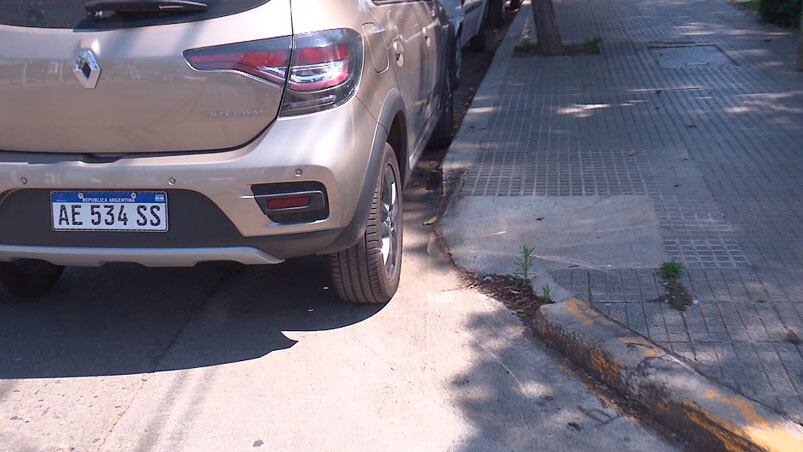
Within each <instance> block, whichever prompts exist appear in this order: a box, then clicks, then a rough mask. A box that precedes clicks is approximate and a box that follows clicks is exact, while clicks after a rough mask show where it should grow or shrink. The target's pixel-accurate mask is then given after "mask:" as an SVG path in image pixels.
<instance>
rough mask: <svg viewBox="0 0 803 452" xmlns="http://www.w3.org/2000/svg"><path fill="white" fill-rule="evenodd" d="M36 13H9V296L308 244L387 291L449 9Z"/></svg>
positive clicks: (364, 290) (243, 1) (170, 1)
mask: <svg viewBox="0 0 803 452" xmlns="http://www.w3.org/2000/svg"><path fill="white" fill-rule="evenodd" d="M37 5H38V6H37V9H36V11H35V12H36V14H32V13H31V9H30V8H29V6H30V1H29V0H6V1H5V3H4V7H3V8H2V10H0V261H2V262H0V300H14V301H22V300H25V299H29V298H31V297H35V296H38V295H41V294H43V293H44V292H45V291H47V290H48V289H50V288H51V287H53V285H54V284H55V282H56V281H57V280H58V278H59V277H60V275H61V272H62V269H63V266H64V265H79V266H85V265H87V266H96V265H102V264H105V263H108V262H135V263H140V264H143V265H147V266H191V265H194V264H196V263H199V262H204V261H235V262H240V263H243V264H275V263H280V262H282V261H283V260H285V259H289V258H293V257H297V256H305V255H314V254H319V255H327V256H329V262H330V268H331V275H332V284H333V287H334V289H335V290H336V292H337V295H338V296H339V297H340V298H342V299H343V300H345V301H349V302H354V303H382V302H387V301H388V300H390V299H391V297H392V296H393V295H394V293H395V292H396V290H397V288H398V285H399V277H400V272H401V265H402V237H403V233H402V231H403V222H402V218H403V214H402V210H403V198H402V188H403V186H404V182H405V180H407V178H408V177H409V174H410V172H411V171H412V169H413V167H414V165H415V163H416V161H417V160H418V158H419V156H420V155H421V153H422V151H423V150H424V148H425V146H426V145H427V143H428V142H430V141H433V142H439V141H441V142H442V141H444V140H448V137H449V135H450V134H451V130H452V121H453V114H452V108H453V107H452V104H453V100H452V90H451V80H450V77H449V76H448V74H449V73H451V69H450V67H449V65H450V64H451V58H450V56H449V55H448V53H447V51H446V49H448V45H447V44H448V42H449V40H450V39H452V37H451V35H450V34H449V33H450V32H449V26H448V17H447V16H446V13H445V11H444V10H443V8H442V7H441V6H440V4H439V3H437V2H435V1H415V2H379V1H377V2H375V3H372V2H364V1H361V0H305V1H294V2H292V3H291V1H290V0H270V1H268V0H206V1H187V0H134V1H132V0H123V1H120V0H96V1H89V2H86V1H85V0H61V1H57V2H39V3H38V4H37ZM86 283H87V284H93V282H92V281H86Z"/></svg>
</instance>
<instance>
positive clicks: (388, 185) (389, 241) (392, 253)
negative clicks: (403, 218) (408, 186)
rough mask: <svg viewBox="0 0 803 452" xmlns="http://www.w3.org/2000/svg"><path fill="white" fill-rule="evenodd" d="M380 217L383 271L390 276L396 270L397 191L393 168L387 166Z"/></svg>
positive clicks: (383, 179) (383, 181)
mask: <svg viewBox="0 0 803 452" xmlns="http://www.w3.org/2000/svg"><path fill="white" fill-rule="evenodd" d="M380 207H381V210H382V216H381V218H380V221H381V223H380V225H381V231H382V259H383V261H384V262H385V270H387V272H388V275H392V274H393V271H394V270H395V268H396V253H397V252H398V239H399V227H398V226H399V225H398V219H399V196H398V191H397V181H396V174H395V172H394V171H393V167H392V166H390V165H387V166H386V167H385V171H384V173H383V175H382V197H381V200H380Z"/></svg>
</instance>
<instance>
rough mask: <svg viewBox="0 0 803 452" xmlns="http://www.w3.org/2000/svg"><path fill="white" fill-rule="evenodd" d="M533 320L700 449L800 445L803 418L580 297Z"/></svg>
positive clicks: (556, 343) (573, 357)
mask: <svg viewBox="0 0 803 452" xmlns="http://www.w3.org/2000/svg"><path fill="white" fill-rule="evenodd" d="M530 323H531V325H530V326H531V327H533V328H534V329H535V331H536V332H537V333H538V334H539V335H540V336H541V337H542V338H543V339H544V340H546V341H547V342H549V343H550V344H551V345H552V346H553V347H555V348H557V349H558V350H560V351H562V352H563V353H564V354H565V355H566V356H567V357H568V358H569V359H571V360H572V361H574V362H575V363H576V364H578V365H580V366H581V367H583V368H584V369H586V370H587V371H588V372H591V373H592V375H593V376H595V377H596V378H598V379H600V380H601V381H602V382H604V383H605V384H606V385H608V386H609V387H610V388H612V389H614V390H615V391H617V392H618V393H619V394H621V395H622V396H624V397H625V398H626V399H627V400H629V401H630V402H632V403H634V404H635V405H637V406H639V407H641V408H642V409H644V410H645V413H646V414H647V415H649V416H650V417H651V418H652V419H653V420H654V421H656V422H658V423H660V424H661V425H663V426H665V427H666V428H668V429H670V430H671V431H674V432H675V433H677V434H678V435H680V436H681V437H683V438H685V439H686V440H687V441H689V442H690V443H692V444H694V445H695V446H697V447H700V448H707V449H712V450H727V451H736V450H738V451H741V450H745V451H793V450H794V451H799V450H801V447H802V445H803V427H801V426H800V425H799V424H797V423H795V422H793V421H791V420H789V419H787V418H785V417H783V416H781V415H779V414H777V413H775V412H774V411H772V410H770V409H769V408H767V407H765V406H764V405H762V404H760V403H757V402H754V401H752V400H750V399H747V398H746V397H743V396H741V395H739V394H737V393H735V392H733V391H731V390H730V389H728V388H726V387H724V386H722V385H720V384H718V383H715V382H713V381H712V380H710V379H708V378H707V377H705V376H703V375H701V374H700V373H698V372H697V371H695V370H694V369H693V368H692V367H691V366H689V365H688V364H686V363H684V362H682V361H681V360H679V359H678V358H676V357H674V356H673V355H671V354H669V353H668V352H666V351H665V350H663V349H662V348H660V347H658V346H657V345H655V344H653V343H652V342H650V341H649V340H647V339H646V338H644V337H642V336H639V335H638V334H636V333H634V332H633V331H631V330H629V329H627V328H625V327H623V326H621V325H619V324H618V323H616V322H614V321H613V320H611V319H609V318H608V317H606V316H605V315H603V314H602V313H600V312H598V311H596V310H595V309H593V308H591V307H590V306H589V305H587V304H586V303H584V302H582V301H580V300H578V299H575V298H571V299H569V300H566V301H564V302H562V303H557V304H549V305H544V306H542V307H541V308H540V309H539V310H538V312H537V313H536V314H535V315H534V316H532V317H531V319H530Z"/></svg>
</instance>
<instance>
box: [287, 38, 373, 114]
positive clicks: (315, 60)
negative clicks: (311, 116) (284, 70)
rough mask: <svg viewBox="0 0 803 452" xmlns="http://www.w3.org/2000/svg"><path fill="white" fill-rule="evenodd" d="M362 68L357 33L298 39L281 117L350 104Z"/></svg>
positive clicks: (360, 42) (359, 42) (361, 55)
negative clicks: (348, 102)
mask: <svg viewBox="0 0 803 452" xmlns="http://www.w3.org/2000/svg"><path fill="white" fill-rule="evenodd" d="M362 64H363V46H362V37H361V36H360V34H359V33H357V32H356V31H354V30H349V29H345V28H342V29H336V30H327V31H321V32H317V33H303V34H299V35H296V36H295V37H294V38H293V56H292V61H291V63H290V73H289V76H288V80H287V90H286V91H285V95H284V101H283V102H282V110H281V114H282V115H283V116H291V115H299V114H304V113H312V112H315V111H320V110H324V109H327V108H333V107H336V106H338V105H340V104H342V103H344V102H345V101H347V100H349V99H350V98H351V96H352V95H353V94H354V91H355V90H356V88H357V83H358V82H359V79H360V74H361V73H362Z"/></svg>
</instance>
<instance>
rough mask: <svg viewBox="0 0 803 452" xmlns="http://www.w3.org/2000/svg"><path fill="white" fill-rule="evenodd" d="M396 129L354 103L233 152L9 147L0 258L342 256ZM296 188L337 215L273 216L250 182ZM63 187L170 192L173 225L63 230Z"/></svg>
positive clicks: (269, 259) (0, 211) (278, 125)
mask: <svg viewBox="0 0 803 452" xmlns="http://www.w3.org/2000/svg"><path fill="white" fill-rule="evenodd" d="M385 134H386V133H385V131H384V129H383V128H382V127H381V126H378V125H377V121H376V119H375V118H374V117H373V116H371V114H370V113H369V112H368V111H367V110H366V109H365V108H364V107H363V106H362V104H361V103H360V102H359V101H357V100H356V99H352V100H351V101H350V102H348V103H346V104H344V105H343V106H341V107H338V108H336V109H333V110H330V111H325V112H321V113H316V114H312V115H308V116H303V117H295V118H288V119H279V120H277V121H276V122H274V124H272V125H271V126H270V127H269V128H268V129H267V130H266V131H265V132H264V133H263V134H262V135H260V137H258V138H257V139H256V140H255V141H254V142H252V143H250V144H249V145H247V146H245V147H243V148H240V149H236V150H230V151H223V152H213V153H177V154H170V155H132V156H130V157H129V156H125V157H123V158H119V159H117V160H111V159H110V160H103V159H99V158H96V157H94V156H84V155H55V154H37V153H12V152H0V246H2V247H3V248H0V260H13V259H19V258H26V257H27V258H30V257H34V256H36V258H38V259H43V260H46V261H50V262H53V263H57V264H71V265H96V264H101V263H104V262H110V261H114V262H118V261H124V262H139V263H142V264H145V265H159V266H173V265H193V264H194V263H197V262H201V261H210V260H233V261H236V262H243V263H276V262H280V261H281V260H282V259H285V258H289V257H296V256H302V255H308V254H316V253H318V252H321V251H322V250H328V252H331V251H334V249H330V248H331V247H332V246H333V244H335V246H337V242H338V239H339V237H340V236H341V235H343V234H344V233H345V231H347V230H350V229H353V227H354V223H355V222H357V223H360V222H362V219H361V218H359V217H360V216H361V215H360V212H359V210H361V209H358V205H359V204H360V199H364V198H365V195H364V193H363V192H364V191H365V190H366V187H369V188H370V189H372V187H373V184H366V183H365V181H366V180H370V179H372V178H373V176H370V175H369V173H370V172H371V171H373V170H372V168H371V165H370V164H369V163H370V161H371V159H372V158H373V157H372V156H373V155H374V154H375V151H374V149H375V148H377V147H380V148H381V144H382V143H384V140H385ZM374 180H375V179H374ZM288 182H318V183H321V184H323V185H324V187H325V189H326V196H327V200H328V207H329V216H328V217H327V218H325V219H321V220H317V221H313V222H310V223H294V224H279V223H275V222H273V221H271V220H270V219H269V218H268V217H267V216H266V215H265V213H264V212H263V210H262V209H261V208H260V206H259V205H258V204H257V201H256V200H255V197H254V194H253V192H252V188H251V187H252V186H253V185H260V184H272V183H288ZM55 190H87V191H88V190H96V191H103V190H126V191H128V190H160V191H165V192H167V194H168V202H169V204H168V209H169V213H170V229H169V231H168V232H166V233H131V232H122V233H121V232H64V231H61V232H59V231H53V230H52V227H51V226H52V225H51V217H50V205H49V194H50V192H51V191H55ZM352 235H353V234H352ZM348 245H350V244H349V243H346V244H340V246H342V247H345V246H348ZM37 247H39V249H38V250H37V249H34V248H37ZM121 250H124V251H121ZM112 251H114V254H109V253H110V252H112ZM204 253H206V254H207V256H204ZM115 255H116V256H117V257H118V258H115ZM69 256H73V257H72V258H71V257H69ZM171 256H172V257H171ZM222 257H228V258H227V259H221V258H222Z"/></svg>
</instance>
